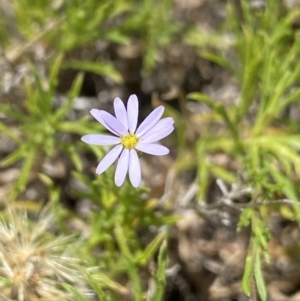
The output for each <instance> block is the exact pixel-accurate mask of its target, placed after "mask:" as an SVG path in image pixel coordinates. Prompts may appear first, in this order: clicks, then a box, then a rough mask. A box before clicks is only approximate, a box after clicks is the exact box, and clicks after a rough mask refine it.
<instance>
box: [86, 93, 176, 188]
mask: <svg viewBox="0 0 300 301" xmlns="http://www.w3.org/2000/svg"><path fill="white" fill-rule="evenodd" d="M114 109H115V115H116V117H114V116H113V115H111V114H109V113H107V112H105V111H103V110H96V109H92V110H91V114H92V116H93V117H94V118H95V119H96V120H97V121H99V122H100V123H101V124H102V125H103V126H104V127H105V128H106V129H108V130H109V131H110V132H111V133H112V134H114V135H101V134H90V135H85V136H83V137H82V138H81V140H82V141H84V142H85V143H89V144H94V145H115V146H114V147H113V148H112V149H111V150H110V151H109V152H108V153H107V154H106V156H105V157H104V158H103V159H102V161H101V162H100V163H99V164H98V166H97V169H96V173H97V174H101V173H103V172H104V171H105V170H106V169H107V168H108V167H110V166H111V165H112V164H113V163H114V162H115V161H116V160H117V158H119V161H118V164H117V169H116V173H115V183H116V185H117V186H121V185H122V184H123V183H124V181H125V178H126V175H127V173H129V179H130V182H131V184H132V185H133V186H134V187H138V186H139V184H140V182H141V166H140V162H139V158H138V155H137V152H136V151H137V150H138V151H141V152H144V153H147V154H150V155H155V156H161V155H166V154H168V153H169V149H167V148H166V147H164V146H162V145H160V144H157V143H156V142H157V141H159V140H161V139H163V138H165V137H166V136H168V135H169V134H171V133H172V132H173V130H174V125H173V124H174V120H173V118H171V117H167V118H163V119H161V120H160V118H161V116H162V114H163V112H164V107H163V106H159V107H158V108H156V109H155V110H153V111H152V112H151V113H150V114H149V115H148V117H147V118H146V119H145V120H144V121H143V122H142V123H141V125H140V126H139V127H138V128H137V121H138V112H139V102H138V99H137V96H136V95H131V96H130V97H129V99H128V103H127V110H126V108H125V106H124V103H123V102H122V100H121V99H120V98H118V97H117V98H115V100H114Z"/></svg>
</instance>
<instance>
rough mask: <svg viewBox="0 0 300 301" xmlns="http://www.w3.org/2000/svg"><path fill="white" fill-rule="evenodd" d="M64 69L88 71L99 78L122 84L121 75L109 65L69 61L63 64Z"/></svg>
mask: <svg viewBox="0 0 300 301" xmlns="http://www.w3.org/2000/svg"><path fill="white" fill-rule="evenodd" d="M63 67H64V68H71V69H76V70H82V71H89V72H93V73H96V74H99V75H101V76H107V77H109V78H111V79H112V80H114V81H115V82H116V83H119V84H120V83H122V82H123V79H122V76H121V74H120V73H119V72H118V71H117V70H116V69H115V67H114V66H113V65H111V64H109V63H103V62H99V61H98V62H92V61H77V60H70V61H67V62H65V63H64V64H63Z"/></svg>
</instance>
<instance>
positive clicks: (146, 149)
mask: <svg viewBox="0 0 300 301" xmlns="http://www.w3.org/2000/svg"><path fill="white" fill-rule="evenodd" d="M135 148H136V149H137V150H139V151H141V152H143V153H146V154H150V155H154V156H163V155H167V154H168V153H169V152H170V151H169V149H168V148H166V147H165V146H162V145H160V144H152V143H142V142H139V143H138V144H137V145H136V146H135Z"/></svg>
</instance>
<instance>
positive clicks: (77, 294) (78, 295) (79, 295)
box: [62, 283, 90, 301]
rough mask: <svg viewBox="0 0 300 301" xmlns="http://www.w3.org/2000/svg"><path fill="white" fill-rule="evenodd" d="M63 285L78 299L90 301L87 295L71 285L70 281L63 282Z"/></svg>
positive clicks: (79, 300)
mask: <svg viewBox="0 0 300 301" xmlns="http://www.w3.org/2000/svg"><path fill="white" fill-rule="evenodd" d="M62 286H63V287H64V288H65V289H66V290H67V291H68V292H70V293H71V294H72V295H73V297H74V298H75V300H76V301H90V299H88V298H87V297H85V296H84V295H83V294H82V293H80V292H79V291H78V290H77V289H76V288H75V286H73V285H70V284H68V283H62Z"/></svg>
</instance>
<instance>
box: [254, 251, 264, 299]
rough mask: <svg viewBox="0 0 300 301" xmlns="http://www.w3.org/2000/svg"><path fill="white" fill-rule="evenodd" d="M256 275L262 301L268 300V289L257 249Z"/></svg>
mask: <svg viewBox="0 0 300 301" xmlns="http://www.w3.org/2000/svg"><path fill="white" fill-rule="evenodd" d="M253 271H254V277H255V282H256V286H257V290H258V293H259V296H260V298H261V299H262V301H266V300H267V289H266V285H265V281H264V277H263V273H262V269H261V261H260V252H259V250H258V249H256V251H255V254H254V269H253Z"/></svg>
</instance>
